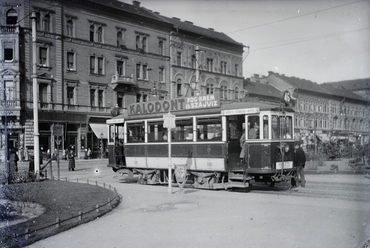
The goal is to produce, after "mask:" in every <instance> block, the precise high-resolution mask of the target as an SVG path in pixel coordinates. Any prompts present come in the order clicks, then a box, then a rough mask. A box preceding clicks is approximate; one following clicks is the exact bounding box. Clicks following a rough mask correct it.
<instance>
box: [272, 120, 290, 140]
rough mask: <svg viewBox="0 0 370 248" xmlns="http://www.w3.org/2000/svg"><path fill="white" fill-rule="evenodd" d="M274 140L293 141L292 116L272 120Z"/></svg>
mask: <svg viewBox="0 0 370 248" xmlns="http://www.w3.org/2000/svg"><path fill="white" fill-rule="evenodd" d="M271 125H272V138H273V139H292V138H293V120H292V117H291V116H276V115H273V116H272V119H271Z"/></svg>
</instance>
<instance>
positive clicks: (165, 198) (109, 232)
mask: <svg viewBox="0 0 370 248" xmlns="http://www.w3.org/2000/svg"><path fill="white" fill-rule="evenodd" d="M105 165H106V162H105V161H98V160H97V161H94V162H91V161H89V162H88V163H87V162H82V163H79V164H78V166H77V171H75V172H69V171H68V170H66V169H65V168H64V169H63V170H62V171H61V176H62V177H63V178H64V177H67V178H68V179H69V180H76V178H79V180H82V179H89V181H90V182H93V181H95V180H96V181H99V182H106V183H107V184H111V185H112V186H113V187H116V188H117V190H118V192H119V193H120V194H122V196H123V202H122V203H121V205H120V206H118V207H117V208H116V209H115V210H113V211H112V212H111V213H109V214H107V215H105V216H103V217H102V218H100V219H98V220H95V221H93V222H90V223H87V224H84V225H81V226H78V227H76V228H74V229H71V230H69V231H66V232H63V233H61V234H58V235H56V236H53V237H50V238H48V239H45V240H42V241H39V242H37V243H35V244H33V245H31V246H29V247H55V248H57V247H63V248H66V247H79V248H80V247H90V248H94V247H99V248H101V247H151V248H155V247H161V248H163V247H192V248H193V247H288V248H290V247H301V248H306V247H307V248H311V247H326V248H330V247H335V248H340V247H343V248H348V247H358V246H359V245H360V244H361V243H362V242H364V241H365V240H366V239H367V238H368V237H370V224H369V223H370V214H369V213H370V204H369V203H370V198H369V193H368V192H369V188H370V180H369V177H367V176H366V175H348V174H346V175H338V174H333V175H307V184H306V188H299V189H298V190H293V191H287V190H285V187H286V186H284V185H280V186H278V187H276V189H270V188H268V187H266V190H263V189H262V188H261V187H256V186H255V189H254V190H252V191H250V192H249V193H245V192H239V191H233V192H227V191H224V190H220V191H208V190H196V189H191V188H187V189H186V191H185V193H184V194H179V193H176V192H177V191H178V188H173V191H174V192H175V193H174V194H168V192H167V188H166V187H164V186H143V185H138V184H136V183H134V182H133V180H132V181H131V182H130V180H128V181H129V183H124V181H125V180H124V179H123V178H122V177H120V176H118V175H116V174H113V172H112V171H111V169H110V168H107V167H106V166H105Z"/></svg>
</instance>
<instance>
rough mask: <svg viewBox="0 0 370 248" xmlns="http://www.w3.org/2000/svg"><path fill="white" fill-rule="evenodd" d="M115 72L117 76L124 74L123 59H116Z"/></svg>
mask: <svg viewBox="0 0 370 248" xmlns="http://www.w3.org/2000/svg"><path fill="white" fill-rule="evenodd" d="M116 73H117V74H118V76H124V75H126V74H125V62H124V61H117V70H116Z"/></svg>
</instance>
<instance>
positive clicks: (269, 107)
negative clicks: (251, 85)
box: [107, 102, 294, 124]
mask: <svg viewBox="0 0 370 248" xmlns="http://www.w3.org/2000/svg"><path fill="white" fill-rule="evenodd" d="M282 106H283V107H282ZM253 108H258V109H259V111H285V112H294V111H293V109H292V108H290V107H286V106H284V105H280V104H278V103H266V102H222V103H221V106H220V107H216V108H204V109H191V110H182V111H176V112H171V113H172V114H173V115H176V116H187V115H211V114H219V113H221V112H222V111H224V110H239V109H240V110H241V109H253ZM164 114H166V113H163V112H161V113H152V114H141V115H128V113H127V112H125V113H123V114H120V115H118V116H116V117H113V118H112V119H110V120H108V121H107V123H108V124H118V123H123V122H124V121H126V120H145V119H151V118H162V117H163V115H164Z"/></svg>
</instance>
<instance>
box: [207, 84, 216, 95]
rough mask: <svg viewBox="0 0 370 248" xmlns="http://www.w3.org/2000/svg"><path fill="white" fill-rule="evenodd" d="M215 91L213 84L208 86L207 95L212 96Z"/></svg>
mask: <svg viewBox="0 0 370 248" xmlns="http://www.w3.org/2000/svg"><path fill="white" fill-rule="evenodd" d="M213 91H214V86H213V84H207V95H212V94H213Z"/></svg>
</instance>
